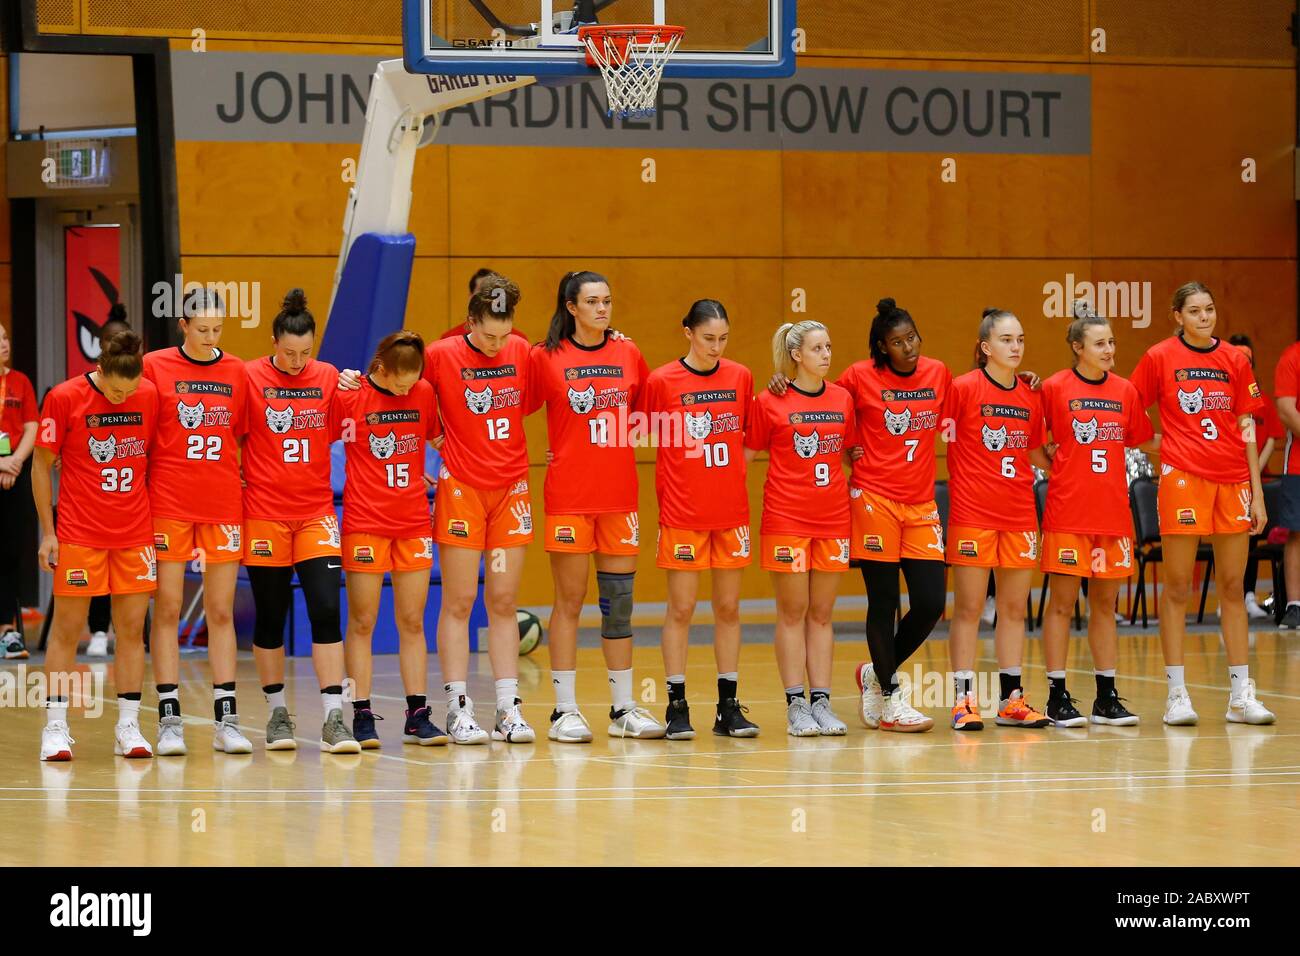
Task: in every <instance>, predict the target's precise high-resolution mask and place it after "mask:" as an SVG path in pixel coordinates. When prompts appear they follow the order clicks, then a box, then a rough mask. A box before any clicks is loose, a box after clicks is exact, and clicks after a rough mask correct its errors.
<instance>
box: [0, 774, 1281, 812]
mask: <svg viewBox="0 0 1300 956" xmlns="http://www.w3.org/2000/svg"><path fill="white" fill-rule="evenodd" d="M1051 782H1057V781H1051ZM836 786H849V785H848V784H844V785H836ZM858 786H867V785H858ZM1231 787H1300V780H1238V781H1224V782H1222V783H1192V784H1186V783H1174V784H1168V785H1166V784H1155V785H1152V786H1136V787H1134V786H1124V787H1100V786H1094V787H1077V786H1070V787H1022V788H1019V789H995V790H973V789H972V790H951V789H949V790H920V791H910V790H896V791H883V792H855V793H833V792H825V793H810V792H807V791H798V792H794V793H719V794H704V793H689V792H684V791H683V790H682V789H681V788H667V789H673V790H674V791H675V792H674V793H672V794H663V795H657V794H639V793H626V794H608V795H604V794H599V793H596V794H593V793H592V792H591V791H577V792H575V793H574V794H573V795H556V796H531V797H516V796H509V795H507V796H504V798H503V795H502V794H501V792H500V791H492V792H493V793H495V795H496V796H495V799H488V798H486V797H482V798H480V797H464V796H455V797H450V798H446V799H438V798H437V797H436V796H420V797H418V798H416V797H410V798H408V797H402V798H400V799H390V800H371V801H367V802H368V803H369V804H370V805H372V806H373V805H381V804H392V805H404V804H411V803H419V804H437V805H455V804H471V803H472V804H492V805H494V806H501V805H502V804H503V803H562V802H571V803H601V802H611V801H630V802H636V801H639V800H640V801H646V802H649V801H655V802H659V801H664V800H790V799H801V800H823V799H831V798H836V797H857V798H862V797H952V796H959V795H970V796H977V797H980V796H1002V795H1004V794H1015V793H1068V794H1079V793H1104V792H1111V791H1117V790H1138V791H1143V790H1203V789H1224V788H1231ZM557 789H560V788H557ZM705 789H714V788H705ZM745 789H753V788H745ZM394 792H395V793H402V792H403V791H394ZM416 792H419V791H416ZM445 792H447V793H451V792H452V791H445ZM459 792H470V793H477V792H480V791H478V790H474V791H459ZM515 792H525V791H512V793H515ZM551 792H554V791H551ZM348 793H349V791H337V792H336V793H335V795H333V796H331V797H329V798H323V799H309V798H308V799H304V798H299V799H297V800H295V801H294V803H295V804H298V805H301V804H304V803H315V804H341V803H344V802H345V799H344V798H345V796H347V795H348ZM186 794H187V795H188V796H190V797H191V798H192V797H193V792H190V791H186ZM34 802H42V803H49V802H56V803H114V804H125V805H127V806H134V805H139V804H146V803H147V804H170V803H175V802H176V801H175V800H170V799H150V798H144V799H140V798H138V797H137V796H135V792H134V791H130V792H128V799H126V800H122V799H109V798H99V797H86V798H78V799H73V800H62V801H59V800H55V801H51V800H50V798H49V797H40V796H32V797H0V803H34ZM235 804H245V805H249V806H260V807H265V806H268V804H269V801H265V800H234V799H225V800H222V801H220V805H221V807H225V806H230V805H235ZM275 805H285V804H284V803H283V801H275ZM218 809H220V807H219V808H218Z"/></svg>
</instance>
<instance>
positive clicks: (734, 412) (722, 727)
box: [645, 299, 758, 740]
mask: <svg viewBox="0 0 1300 956" xmlns="http://www.w3.org/2000/svg"><path fill="white" fill-rule="evenodd" d="M682 326H683V327H684V329H685V336H686V342H687V346H688V348H687V352H686V355H685V357H683V358H679V359H676V360H674V361H672V362H669V363H668V364H667V365H662V366H660V367H659V368H657V369H655V370H654V371H653V372H651V373H650V377H649V379H647V381H646V400H645V410H646V412H647V413H648V414H649V415H650V416H651V420H652V423H653V424H652V427H655V430H656V432H657V437H658V445H659V452H658V455H657V457H656V460H655V491H656V493H657V495H658V497H659V537H658V545H657V551H658V557H657V561H656V563H657V564H658V566H659V567H661V568H663V569H664V570H665V571H667V572H668V611H667V613H666V614H665V615H664V630H663V655H664V670H665V671H666V672H667V675H668V712H667V714H666V716H665V724H666V725H667V733H666V736H667V737H668V739H669V740H689V739H691V738H693V737H694V736H695V730H694V729H693V728H692V727H691V719H690V708H689V707H688V706H687V703H686V649H687V637H688V636H689V634H690V627H691V619H692V618H693V617H694V616H695V601H696V596H697V595H698V593H699V586H700V578H701V577H703V573H702V572H705V571H709V572H710V574H711V577H712V588H713V594H712V598H711V600H712V605H713V621H714V624H713V654H714V658H715V660H716V661H717V664H718V706H717V711H716V714H715V718H714V722H713V732H714V733H715V734H717V735H719V736H722V737H757V736H758V727H757V726H756V725H755V724H753V723H751V722H750V721H749V720H748V719H746V717H745V710H746V709H745V708H744V707H743V706H742V705H741V704H740V703H738V702H737V699H736V687H737V680H738V676H737V675H738V670H739V667H740V579H741V574H742V572H743V569H744V568H745V567H746V566H747V565H748V564H749V562H750V537H749V494H748V492H747V491H746V490H745V454H744V452H745V447H744V437H745V428H746V425H747V422H748V419H749V412H750V406H751V404H752V402H753V400H754V377H753V375H752V374H751V373H750V371H749V369H747V368H745V366H743V365H738V364H737V363H735V362H732V361H731V360H729V359H725V358H723V357H722V353H723V351H724V350H725V349H726V347H727V338H728V336H729V334H730V331H731V323H730V320H729V319H728V318H727V310H726V309H725V308H723V306H722V303H721V302H716V301H714V300H713V299H700V300H699V301H698V302H696V303H694V304H693V305H692V306H691V308H690V311H689V312H687V314H686V318H684V319H682Z"/></svg>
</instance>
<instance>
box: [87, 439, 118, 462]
mask: <svg viewBox="0 0 1300 956" xmlns="http://www.w3.org/2000/svg"><path fill="white" fill-rule="evenodd" d="M86 442H87V443H88V444H89V445H90V457H91V458H93V459H94V460H95V464H97V465H107V464H108V463H109V462H110V461H112V460H113V459H114V458H116V457H117V438H116V437H114V436H113V435H109V436H108V438H106V439H104V440H103V441H95V438H94V436H93V435H88V436H86Z"/></svg>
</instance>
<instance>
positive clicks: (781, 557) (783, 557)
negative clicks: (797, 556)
mask: <svg viewBox="0 0 1300 956" xmlns="http://www.w3.org/2000/svg"><path fill="white" fill-rule="evenodd" d="M772 560H774V561H780V562H781V563H782V564H794V548H792V547H790V546H789V545H785V544H778V545H777V546H776V547H775V548H773V549H772Z"/></svg>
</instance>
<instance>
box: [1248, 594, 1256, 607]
mask: <svg viewBox="0 0 1300 956" xmlns="http://www.w3.org/2000/svg"><path fill="white" fill-rule="evenodd" d="M1246 603H1247V604H1254V603H1256V602H1255V592H1254V591H1247V592H1246Z"/></svg>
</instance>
